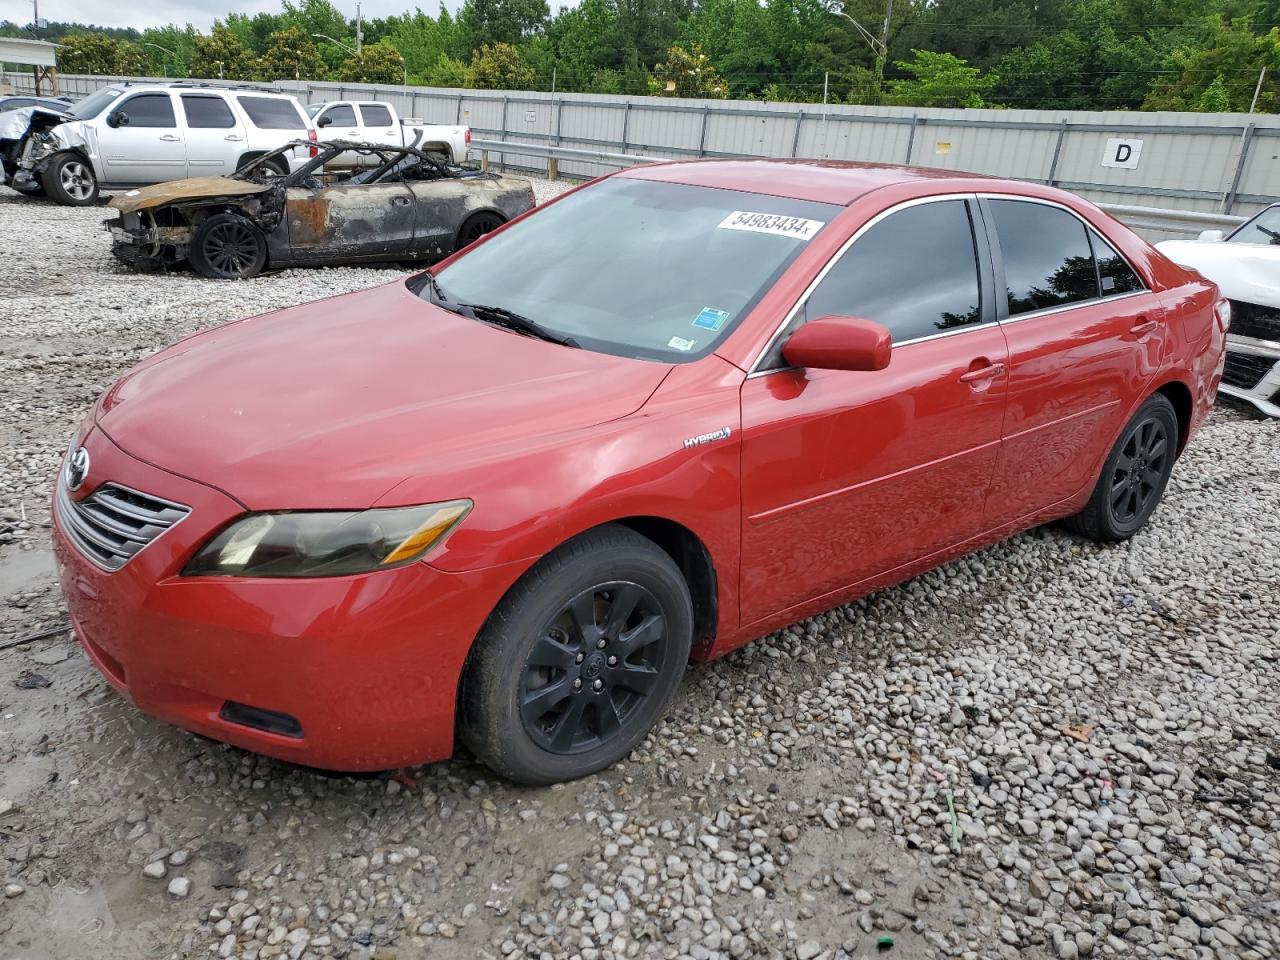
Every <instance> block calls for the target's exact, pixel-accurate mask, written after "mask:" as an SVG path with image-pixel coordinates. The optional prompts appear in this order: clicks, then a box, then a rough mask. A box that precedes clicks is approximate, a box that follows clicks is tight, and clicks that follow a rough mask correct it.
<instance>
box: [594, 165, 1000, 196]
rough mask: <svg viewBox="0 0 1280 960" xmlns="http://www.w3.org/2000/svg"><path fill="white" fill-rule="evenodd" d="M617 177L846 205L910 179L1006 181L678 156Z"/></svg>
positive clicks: (970, 186) (964, 185)
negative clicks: (682, 158) (696, 158)
mask: <svg viewBox="0 0 1280 960" xmlns="http://www.w3.org/2000/svg"><path fill="white" fill-rule="evenodd" d="M618 176H621V177H627V178H630V179H636V180H655V181H660V182H665V183H682V184H688V185H690V186H698V187H719V188H720V189H724V190H741V191H744V192H746V193H761V194H766V195H768V196H775V197H788V198H790V199H793V200H814V201H817V202H819V203H838V204H840V205H841V206H848V205H849V204H850V203H852V202H853V201H854V200H857V199H858V198H859V197H861V196H864V195H865V194H868V193H870V192H871V191H872V190H878V189H880V188H881V187H888V186H894V185H897V184H903V183H912V182H922V181H930V182H938V181H946V180H954V181H956V185H957V189H961V190H976V189H979V187H978V184H977V183H975V181H981V182H983V185H984V186H987V185H993V184H996V183H1000V184H1002V185H1003V184H1005V183H1006V182H1007V181H1001V180H996V179H995V178H992V177H987V176H984V175H983V174H980V173H965V172H963V171H959V170H936V169H931V168H929V167H906V166H898V165H896V164H891V163H861V162H857V161H852V160H791V159H766V158H761V159H741V160H679V161H675V162H672V163H657V164H651V165H645V166H640V167H630V168H628V169H627V170H624V171H623V172H621V173H620V174H618Z"/></svg>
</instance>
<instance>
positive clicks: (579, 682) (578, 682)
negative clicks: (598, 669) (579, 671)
mask: <svg viewBox="0 0 1280 960" xmlns="http://www.w3.org/2000/svg"><path fill="white" fill-rule="evenodd" d="M573 689H575V690H581V689H582V678H581V677H579V678H578V679H577V680H575V681H573Z"/></svg>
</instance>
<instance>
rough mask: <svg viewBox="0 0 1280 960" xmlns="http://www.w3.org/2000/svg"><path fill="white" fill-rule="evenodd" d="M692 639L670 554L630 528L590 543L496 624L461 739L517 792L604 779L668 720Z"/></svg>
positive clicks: (466, 702)
mask: <svg viewBox="0 0 1280 960" xmlns="http://www.w3.org/2000/svg"><path fill="white" fill-rule="evenodd" d="M692 636H693V612H692V604H691V602H690V599H689V589H688V586H687V585H686V584H685V581H684V577H683V576H682V575H681V573H680V570H679V568H678V567H677V566H676V565H675V563H674V562H672V560H671V558H670V557H669V556H668V555H667V554H666V553H665V552H664V551H663V550H661V549H660V548H659V547H658V546H657V545H655V544H654V543H653V542H652V541H650V540H648V539H646V538H645V537H642V536H640V535H639V534H637V533H635V532H634V531H632V530H629V529H627V528H626V527H621V526H608V527H603V528H601V529H599V530H597V531H594V532H592V533H590V534H587V535H585V536H583V537H581V538H579V539H578V540H576V541H574V542H572V543H570V544H567V545H565V546H564V547H561V548H560V549H559V550H556V551H555V552H554V553H552V554H550V555H549V556H547V557H546V558H544V559H543V560H542V561H541V562H540V563H539V564H538V565H537V566H536V567H535V568H534V569H533V570H532V571H531V572H530V573H529V574H528V575H527V576H526V577H525V578H524V579H523V580H522V581H521V582H520V583H519V584H517V585H516V587H514V588H513V589H512V591H511V592H510V593H509V594H508V595H507V596H506V597H505V598H504V599H503V600H502V602H501V603H500V604H499V605H498V608H497V609H496V610H495V611H494V613H493V615H492V616H491V617H490V618H489V622H488V623H487V624H486V626H485V629H484V630H483V632H482V633H481V635H480V637H479V638H478V639H477V641H476V646H475V649H474V651H473V653H472V656H471V659H470V661H469V662H468V664H467V669H466V673H465V675H464V678H463V684H462V691H461V698H460V715H461V735H462V739H463V741H464V742H465V743H466V744H467V746H468V747H469V748H470V749H471V751H472V752H473V753H474V754H475V755H476V756H477V757H478V758H479V759H480V760H482V761H483V762H484V763H486V764H487V765H488V766H490V767H492V768H493V769H494V770H496V771H497V772H498V773H500V774H502V775H503V776H506V777H508V778H510V779H512V780H516V781H519V782H522V783H554V782H557V781H562V780H573V779H576V778H578V777H583V776H586V775H587V774H590V773H594V772H596V771H597V770H600V769H603V768H604V767H607V766H609V765H611V764H613V763H616V762H617V761H618V760H620V759H622V758H623V757H625V756H626V755H627V754H628V753H630V752H631V751H632V750H633V749H634V748H635V746H636V744H638V743H639V742H640V741H641V740H642V739H643V738H644V736H645V734H646V733H648V731H649V730H650V728H651V727H652V726H653V725H654V723H656V722H657V720H658V718H659V717H660V716H661V715H662V713H663V712H664V711H665V710H666V708H667V705H668V704H669V703H670V701H671V698H672V696H674V694H675V691H676V688H677V687H678V686H679V683H680V677H681V676H682V675H683V673H684V668H685V664H686V663H687V662H688V658H689V646H690V643H691V641H692Z"/></svg>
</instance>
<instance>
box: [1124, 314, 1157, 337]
mask: <svg viewBox="0 0 1280 960" xmlns="http://www.w3.org/2000/svg"><path fill="white" fill-rule="evenodd" d="M1158 326H1160V324H1158V323H1156V322H1155V321H1154V320H1148V319H1147V318H1146V317H1139V318H1138V320H1137V322H1136V323H1134V325H1133V326H1132V327H1130V328H1129V332H1130V333H1131V334H1133V335H1134V336H1135V337H1145V336H1146V335H1147V334H1148V333H1150V332H1151V331H1152V330H1154V329H1155V328H1156V327H1158Z"/></svg>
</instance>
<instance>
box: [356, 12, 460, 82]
mask: <svg viewBox="0 0 1280 960" xmlns="http://www.w3.org/2000/svg"><path fill="white" fill-rule="evenodd" d="M459 35H460V31H459V29H458V27H457V22H456V21H455V20H454V19H453V18H452V17H451V16H449V11H448V9H446V8H443V7H442V8H441V10H440V17H439V19H436V18H433V17H430V16H428V15H427V14H425V13H423V12H422V11H421V10H418V11H416V12H415V13H413V14H405V15H404V16H401V17H388V18H387V20H386V22H385V24H384V25H383V26H382V28H381V35H380V37H381V39H383V40H386V41H388V42H389V43H391V44H392V45H394V46H395V48H396V49H397V50H399V51H400V54H401V56H403V57H404V61H405V64H406V65H407V66H408V68H409V80H410V81H411V82H412V81H415V80H423V79H425V78H426V77H427V76H428V75H429V74H430V72H431V71H432V70H433V69H434V68H435V66H436V64H437V63H438V62H439V60H440V57H441V56H443V55H446V54H449V53H451V52H452V51H454V50H456V49H457V47H458V43H459ZM375 39H376V38H375Z"/></svg>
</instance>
